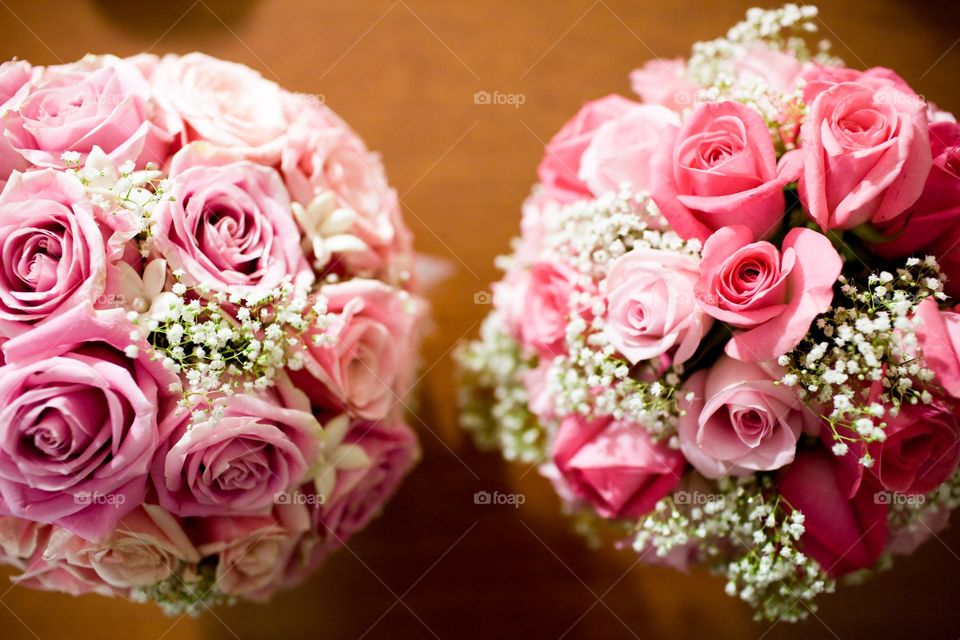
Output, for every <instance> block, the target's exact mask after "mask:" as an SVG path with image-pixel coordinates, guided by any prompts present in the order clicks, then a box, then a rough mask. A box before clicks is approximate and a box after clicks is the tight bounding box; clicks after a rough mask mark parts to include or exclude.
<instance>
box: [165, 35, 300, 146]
mask: <svg viewBox="0 0 960 640" xmlns="http://www.w3.org/2000/svg"><path fill="white" fill-rule="evenodd" d="M151 81H152V83H153V86H154V89H155V90H156V92H157V95H158V99H159V100H160V101H161V102H162V104H163V106H164V107H165V108H167V109H169V110H171V111H173V112H175V113H177V114H178V115H179V116H180V117H181V118H183V121H184V122H185V123H186V125H187V131H186V139H187V141H193V140H208V141H210V142H212V143H214V144H216V145H219V146H223V147H234V148H237V147H239V148H243V149H244V150H245V151H246V150H247V149H250V148H256V147H263V146H268V145H270V143H278V141H279V139H280V138H281V137H282V136H283V134H284V132H285V131H286V128H287V125H288V121H287V117H286V113H285V109H284V101H283V93H282V91H281V89H280V87H279V86H277V84H276V83H275V82H271V81H270V80H266V79H264V77H263V76H261V75H260V74H259V73H258V72H256V71H254V70H253V69H251V68H250V67H247V66H244V65H242V64H237V63H235V62H227V61H226V60H218V59H217V58H212V57H210V56H208V55H205V54H203V53H189V54H187V55H185V56H176V55H166V56H164V57H163V58H162V59H161V60H160V63H159V64H158V65H157V67H156V68H155V69H154V70H153V73H152V77H151ZM278 152H279V147H277V149H276V150H273V151H270V152H265V151H264V152H263V153H265V155H269V156H276V154H277V153H278Z"/></svg>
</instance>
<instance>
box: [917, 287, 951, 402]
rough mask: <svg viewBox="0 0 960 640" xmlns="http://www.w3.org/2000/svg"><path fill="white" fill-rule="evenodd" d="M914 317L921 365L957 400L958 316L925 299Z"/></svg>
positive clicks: (935, 302)
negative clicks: (918, 322) (927, 368)
mask: <svg viewBox="0 0 960 640" xmlns="http://www.w3.org/2000/svg"><path fill="white" fill-rule="evenodd" d="M916 317H917V320H919V321H920V325H919V326H917V328H916V333H917V342H918V344H919V346H920V351H921V353H922V355H923V362H924V364H925V365H926V366H927V367H929V368H930V369H932V370H933V372H934V373H935V374H936V376H937V383H938V384H939V385H940V386H941V387H942V388H943V390H944V391H946V392H947V393H948V394H950V395H951V396H953V397H954V398H957V399H960V313H957V312H956V311H940V309H939V308H938V307H937V301H936V300H935V299H933V298H927V299H926V300H924V301H923V302H921V303H920V304H919V305H918V306H917V311H916Z"/></svg>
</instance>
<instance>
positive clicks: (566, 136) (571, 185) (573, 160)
mask: <svg viewBox="0 0 960 640" xmlns="http://www.w3.org/2000/svg"><path fill="white" fill-rule="evenodd" d="M637 106H638V105H637V103H636V102H634V101H633V100H627V99H626V98H624V97H622V96H618V95H609V96H607V97H605V98H600V99H599V100H594V101H593V102H588V103H587V104H585V105H584V106H583V107H582V108H581V109H580V111H578V112H577V115H575V116H574V117H573V118H572V119H571V120H570V121H569V122H567V123H566V124H565V125H563V128H561V129H560V131H559V132H558V133H557V134H556V135H555V136H553V138H551V140H550V142H549V143H547V149H546V154H545V155H544V156H543V160H541V161H540V166H539V167H537V175H538V176H539V178H540V184H542V185H543V188H544V190H545V192H546V196H545V197H547V198H550V199H552V200H557V201H559V202H571V201H573V200H578V199H581V198H588V197H590V195H591V193H590V189H589V187H587V185H586V184H584V183H583V181H582V180H581V179H580V159H581V156H582V155H583V152H584V151H585V150H586V148H587V146H588V145H589V144H590V142H591V140H593V136H594V134H595V132H596V130H597V127H599V126H600V125H602V124H603V123H605V122H608V121H610V120H613V119H616V118H619V117H620V116H622V115H624V114H625V113H627V112H628V111H630V110H632V109H635V108H636V107H637Z"/></svg>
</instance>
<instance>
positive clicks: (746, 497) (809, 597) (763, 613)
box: [634, 476, 835, 622]
mask: <svg viewBox="0 0 960 640" xmlns="http://www.w3.org/2000/svg"><path fill="white" fill-rule="evenodd" d="M711 490H714V491H716V492H717V493H714V494H697V493H694V494H692V495H698V496H703V497H704V498H705V499H704V500H696V501H690V500H687V501H683V502H685V503H681V501H679V500H675V499H674V497H673V496H668V497H666V498H664V499H663V500H661V501H660V502H658V503H657V506H656V508H655V510H654V511H653V512H652V513H650V514H649V515H647V516H644V517H642V518H641V519H640V521H639V522H638V523H637V532H636V537H635V539H634V548H635V549H636V551H637V552H638V553H648V552H651V551H652V552H655V553H656V554H657V555H658V556H660V557H664V556H667V555H668V554H671V553H674V554H675V553H686V554H687V555H688V556H689V558H690V560H691V561H698V562H699V561H705V562H707V563H708V564H709V565H710V566H711V567H712V569H713V570H714V571H715V572H717V573H720V574H722V575H725V576H726V578H727V585H726V591H727V593H728V594H729V595H731V596H738V597H740V598H741V599H742V600H744V601H745V602H747V603H749V604H750V605H751V606H752V607H753V608H754V609H755V610H756V618H757V619H758V620H759V619H762V618H767V619H771V620H777V619H782V620H785V621H788V622H793V621H796V620H800V619H803V618H805V617H806V616H807V615H808V614H809V613H810V612H812V611H815V610H816V605H815V604H814V602H813V601H814V599H815V598H816V597H817V596H818V595H819V594H821V593H830V592H832V591H833V590H834V588H835V584H834V582H833V580H831V579H830V578H829V577H828V576H827V575H826V574H825V573H824V572H823V570H822V569H821V568H820V566H819V565H818V564H817V563H816V562H815V561H814V560H812V559H810V558H808V557H807V556H805V555H804V554H803V553H801V552H800V551H799V550H798V548H797V543H798V541H799V540H800V537H801V536H802V535H803V532H804V526H803V514H802V513H800V512H799V511H791V510H789V509H788V508H787V507H786V506H785V505H784V504H782V503H781V499H780V497H779V496H778V495H776V492H775V488H774V487H773V482H772V480H771V479H770V478H769V477H767V476H751V477H748V478H742V479H737V480H735V479H732V478H723V479H721V480H720V481H719V482H718V483H717V484H716V485H711ZM678 495H679V494H678ZM684 495H685V496H689V495H691V494H689V493H685V494H684ZM768 496H769V497H768Z"/></svg>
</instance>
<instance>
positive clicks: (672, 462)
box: [552, 416, 686, 518]
mask: <svg viewBox="0 0 960 640" xmlns="http://www.w3.org/2000/svg"><path fill="white" fill-rule="evenodd" d="M552 456H553V461H554V464H556V466H557V469H559V471H560V473H561V474H562V475H563V477H564V479H565V480H566V481H567V482H568V483H569V485H570V488H571V489H572V490H573V492H574V493H575V494H576V495H577V497H579V498H580V499H581V500H585V501H587V502H589V503H590V504H591V505H593V507H594V508H595V509H596V510H597V513H599V514H600V515H601V516H603V517H604V518H636V517H638V516H640V515H643V514H644V513H648V512H650V511H652V510H653V507H654V505H656V503H657V501H659V500H660V499H661V498H663V497H664V496H666V495H667V494H668V493H670V492H671V491H672V490H673V489H674V488H675V487H676V486H677V485H678V484H679V483H680V478H681V476H682V475H683V469H684V466H686V462H685V461H684V459H683V455H681V453H680V452H679V451H676V450H674V449H670V448H668V447H667V446H666V445H665V444H661V443H656V442H654V441H653V439H652V438H651V437H650V434H649V432H647V430H646V429H645V428H644V427H643V426H642V425H639V424H632V423H629V422H622V421H610V420H609V419H598V420H592V421H590V420H586V419H584V418H582V417H579V416H571V417H568V418H566V419H565V420H564V421H563V423H562V424H561V425H560V430H559V431H558V432H557V436H556V439H555V440H554V443H553V450H552Z"/></svg>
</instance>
